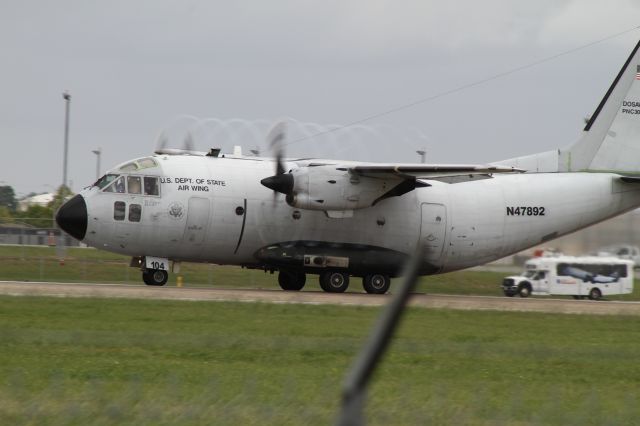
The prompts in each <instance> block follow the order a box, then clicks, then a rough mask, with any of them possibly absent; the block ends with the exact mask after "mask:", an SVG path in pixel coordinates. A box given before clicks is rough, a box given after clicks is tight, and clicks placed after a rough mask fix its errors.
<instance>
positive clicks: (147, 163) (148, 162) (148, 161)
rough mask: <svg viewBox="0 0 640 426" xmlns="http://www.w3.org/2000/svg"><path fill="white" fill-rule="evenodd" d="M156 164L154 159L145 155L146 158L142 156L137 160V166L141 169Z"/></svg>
mask: <svg viewBox="0 0 640 426" xmlns="http://www.w3.org/2000/svg"><path fill="white" fill-rule="evenodd" d="M157 165H158V164H157V163H156V160H154V159H153V158H151V157H147V158H143V159H141V160H138V166H139V167H140V168H141V169H148V168H151V167H155V166H157Z"/></svg>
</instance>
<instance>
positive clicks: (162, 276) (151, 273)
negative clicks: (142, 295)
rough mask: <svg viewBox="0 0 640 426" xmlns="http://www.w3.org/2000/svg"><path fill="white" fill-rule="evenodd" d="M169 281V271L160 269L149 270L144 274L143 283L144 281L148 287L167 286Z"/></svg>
mask: <svg viewBox="0 0 640 426" xmlns="http://www.w3.org/2000/svg"><path fill="white" fill-rule="evenodd" d="M168 279H169V274H168V273H167V271H163V270H160V269H147V270H145V271H143V272H142V281H144V283H145V284H146V285H155V286H161V285H165V284H166V283H167V280H168Z"/></svg>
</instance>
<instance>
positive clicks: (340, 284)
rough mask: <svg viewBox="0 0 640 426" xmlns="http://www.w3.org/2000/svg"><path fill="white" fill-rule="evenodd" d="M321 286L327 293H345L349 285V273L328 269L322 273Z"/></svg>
mask: <svg viewBox="0 0 640 426" xmlns="http://www.w3.org/2000/svg"><path fill="white" fill-rule="evenodd" d="M320 287H322V289H323V290H324V291H326V292H327V293H344V292H345V290H346V289H347V287H349V274H345V273H343V272H337V271H327V272H323V273H322V274H320Z"/></svg>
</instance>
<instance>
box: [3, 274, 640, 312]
mask: <svg viewBox="0 0 640 426" xmlns="http://www.w3.org/2000/svg"><path fill="white" fill-rule="evenodd" d="M0 295H10V296H49V297H95V298H123V299H158V300H190V301H230V302H262V303H297V304H311V305H322V304H329V305H347V306H349V305H350V306H381V305H385V304H386V303H387V302H388V301H389V299H390V297H391V296H390V295H371V294H365V293H343V294H330V293H324V292H320V291H302V292H286V291H282V290H251V289H223V288H177V287H150V286H141V285H124V284H81V283H79V284H69V283H44V282H20V281H0ZM409 303H410V305H411V306H417V307H423V308H443V309H462V310H488V311H519V312H547V313H562V314H590V315H640V302H618V301H615V302H612V301H602V300H601V301H591V300H572V299H551V298H527V299H521V298H517V297H513V298H508V297H490V296H460V295H443V294H415V295H413V296H412V297H411V300H410V302H409Z"/></svg>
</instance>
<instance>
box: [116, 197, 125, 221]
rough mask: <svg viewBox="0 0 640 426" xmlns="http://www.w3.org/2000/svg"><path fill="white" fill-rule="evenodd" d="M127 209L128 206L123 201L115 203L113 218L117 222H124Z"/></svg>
mask: <svg viewBox="0 0 640 426" xmlns="http://www.w3.org/2000/svg"><path fill="white" fill-rule="evenodd" d="M126 209H127V205H126V204H125V203H124V202H123V201H116V202H115V203H113V218H114V219H115V220H124V214H125V213H124V212H125V210H126Z"/></svg>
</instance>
